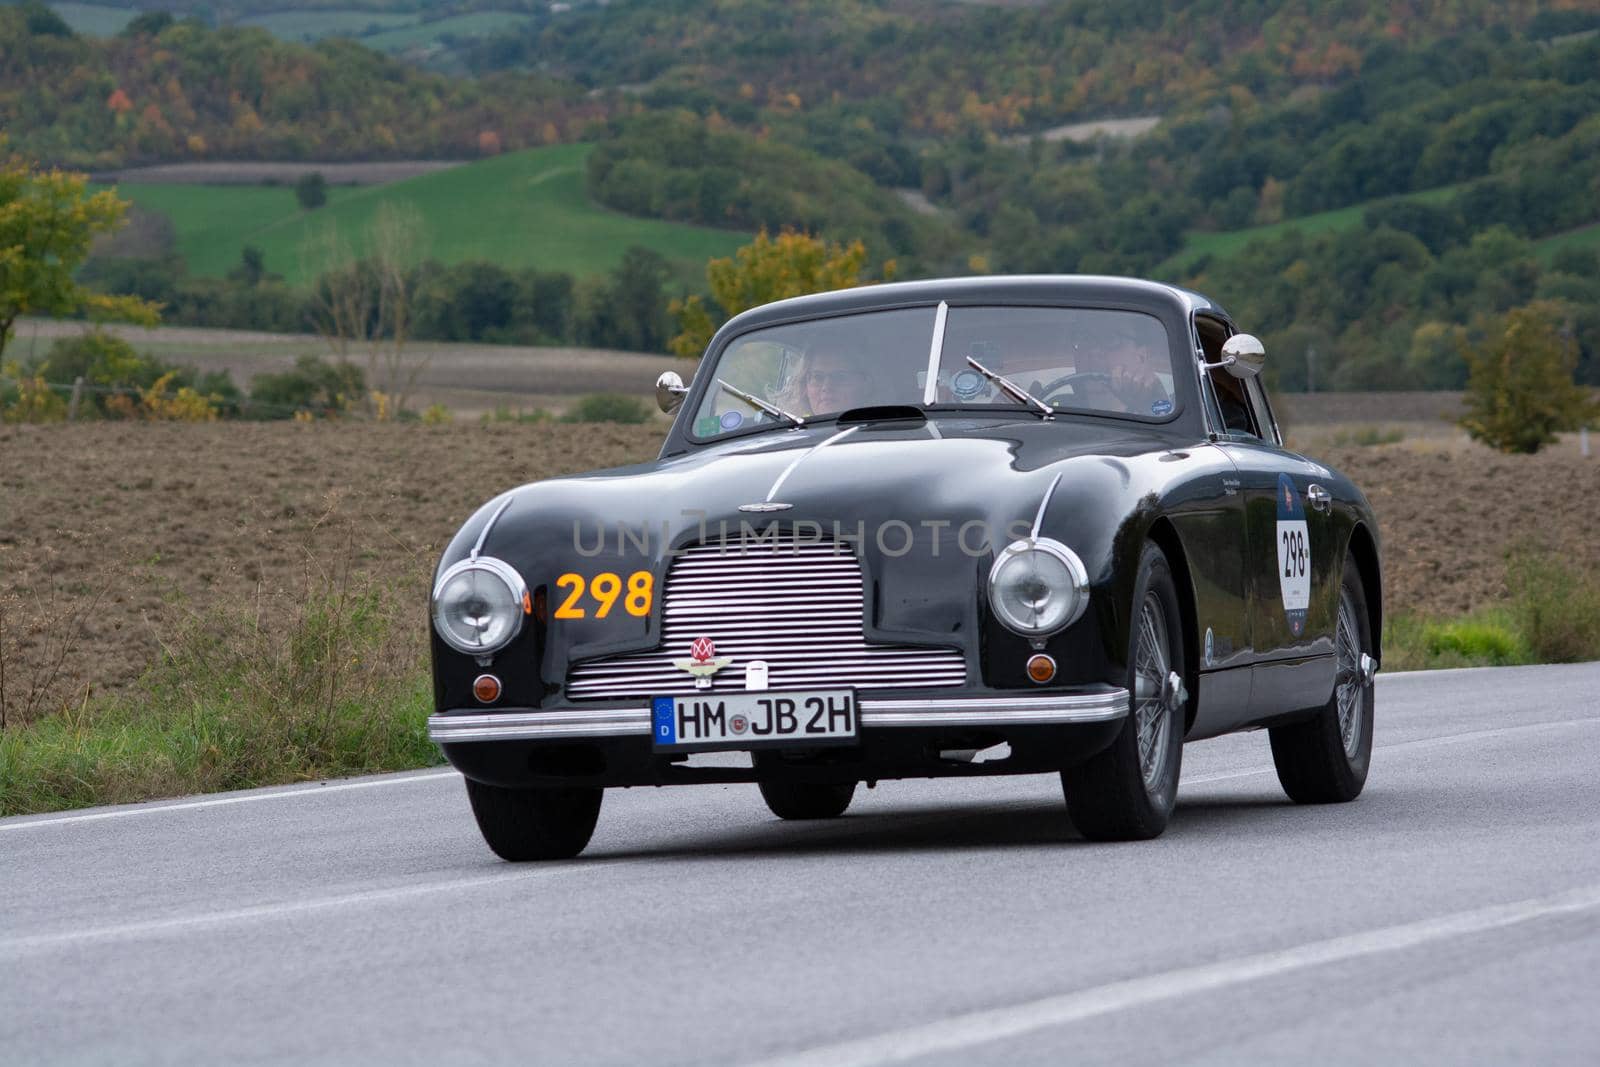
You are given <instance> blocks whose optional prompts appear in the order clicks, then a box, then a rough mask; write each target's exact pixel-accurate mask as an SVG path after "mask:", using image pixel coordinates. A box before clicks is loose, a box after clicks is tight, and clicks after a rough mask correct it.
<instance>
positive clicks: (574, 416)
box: [561, 393, 650, 423]
mask: <svg viewBox="0 0 1600 1067" xmlns="http://www.w3.org/2000/svg"><path fill="white" fill-rule="evenodd" d="M649 418H650V409H649V408H647V407H645V406H644V404H643V403H642V402H640V401H638V400H635V399H634V398H633V397H631V396H621V395H619V394H617V393H591V394H590V395H589V396H586V397H584V398H583V399H581V400H579V401H578V402H577V403H576V404H574V405H573V406H572V410H570V411H568V412H567V413H566V414H565V415H563V416H562V417H561V421H562V422H629V423H639V422H645V421H647V420H648V419H649Z"/></svg>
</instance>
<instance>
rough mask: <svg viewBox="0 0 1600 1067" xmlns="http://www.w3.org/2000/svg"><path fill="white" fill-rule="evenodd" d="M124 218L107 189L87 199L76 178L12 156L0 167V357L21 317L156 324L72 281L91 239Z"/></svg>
mask: <svg viewBox="0 0 1600 1067" xmlns="http://www.w3.org/2000/svg"><path fill="white" fill-rule="evenodd" d="M4 147H5V146H4V144H3V142H0V151H3V150H4ZM127 210H128V204H127V202H126V201H124V200H120V199H118V198H117V195H116V193H114V192H112V191H111V190H109V189H108V190H102V191H101V192H98V193H93V194H91V193H89V191H88V179H87V178H86V177H85V176H84V175H82V174H73V173H69V172H66V171H61V170H55V169H50V170H44V169H41V168H38V167H36V166H34V165H33V164H31V163H29V162H28V161H26V160H24V159H22V158H21V157H20V156H15V155H13V156H10V157H9V158H6V159H4V160H3V162H0V355H3V354H4V352H5V346H6V342H7V341H9V340H10V339H11V330H12V327H13V326H15V325H16V321H17V318H18V317H19V316H22V315H56V316H60V315H78V314H86V315H88V316H89V317H90V318H93V319H96V320H106V319H126V320H129V321H133V322H140V323H144V324H146V325H154V324H155V322H156V320H157V318H158V310H159V309H158V308H157V306H156V305H154V304H150V303H147V302H146V301H143V300H140V299H139V298H138V297H133V296H112V295H108V294H105V293H97V292H92V291H90V290H88V289H85V288H83V287H82V286H80V285H79V284H78V282H77V281H76V280H75V278H74V273H75V272H76V271H77V269H78V267H79V266H81V265H82V264H83V261H84V260H85V259H86V258H88V255H89V244H90V242H91V241H92V240H93V239H94V237H95V235H97V234H102V233H109V232H111V231H112V230H115V229H116V228H117V227H119V226H121V225H122V221H123V216H124V214H125V213H126V212H127Z"/></svg>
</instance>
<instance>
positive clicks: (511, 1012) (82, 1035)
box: [0, 664, 1600, 1067]
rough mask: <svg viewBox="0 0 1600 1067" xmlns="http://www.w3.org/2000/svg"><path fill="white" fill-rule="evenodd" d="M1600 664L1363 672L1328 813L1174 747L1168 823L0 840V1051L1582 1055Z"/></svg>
mask: <svg viewBox="0 0 1600 1067" xmlns="http://www.w3.org/2000/svg"><path fill="white" fill-rule="evenodd" d="M1597 1008H1600V664H1587V665H1579V666H1571V667H1530V668H1514V669H1502V670H1492V671H1491V670H1480V671H1451V672H1438V673H1433V674H1427V675H1396V676H1393V677H1382V676H1380V680H1379V698H1378V725H1377V733H1376V748H1375V750H1374V754H1373V771H1372V777H1371V779H1370V780H1369V782H1368V785H1367V790H1366V793H1365V795H1364V796H1363V797H1362V798H1361V799H1360V800H1359V801H1357V802H1356V803H1354V804H1349V805H1342V806H1334V807H1324V808H1299V807H1295V806H1293V805H1291V804H1289V803H1288V802H1286V801H1285V799H1284V797H1283V795H1282V793H1281V792H1280V791H1279V788H1278V784H1277V780H1276V778H1275V777H1274V775H1273V773H1272V771H1271V757H1270V755H1269V753H1268V751H1267V742H1266V737H1265V736H1264V735H1262V734H1259V733H1258V734H1247V735H1243V736H1238V737H1231V738H1224V739H1220V740H1216V741H1206V742H1202V743H1199V744H1197V745H1193V746H1190V747H1189V748H1188V749H1187V750H1186V752H1185V756H1184V784H1183V788H1182V791H1181V794H1180V798H1179V810H1178V812H1177V814H1176V816H1175V817H1174V822H1173V825H1172V826H1171V827H1170V828H1169V830H1168V831H1167V833H1166V835H1165V836H1164V837H1162V838H1161V839H1159V840H1157V841H1154V842H1149V843H1144V844H1126V845H1094V844H1089V843H1086V842H1084V841H1082V840H1080V839H1078V838H1076V837H1075V836H1074V835H1073V834H1072V832H1071V830H1070V829H1069V828H1068V826H1067V823H1066V820H1065V818H1064V816H1063V808H1062V802H1061V796H1060V792H1059V787H1058V785H1057V783H1056V782H1055V780H1054V779H1052V778H1047V777H1029V778H1011V779H995V780H990V781H975V782H958V781H946V782H899V783H896V782H886V783H883V784H882V785H880V786H879V787H878V788H877V789H876V790H875V791H873V792H870V793H868V792H865V791H864V790H863V791H861V792H859V793H858V795H857V801H856V805H855V807H853V808H852V810H851V813H850V814H849V815H848V816H847V817H845V818H844V819H842V820H839V821H837V822H833V823H826V824H818V823H812V824H794V823H782V822H779V821H777V820H776V819H774V818H772V817H771V816H769V815H768V814H767V812H766V810H765V808H764V807H763V806H762V804H761V801H760V798H759V797H758V795H757V794H756V790H755V787H754V786H704V787H694V788H684V789H677V790H631V791H616V792H613V793H610V794H608V795H607V797H606V801H605V806H604V809H603V810H602V812H601V819H600V828H599V830H598V831H597V832H596V836H595V840H594V842H593V844H592V845H591V846H590V849H589V851H588V852H587V853H586V854H585V855H584V856H583V857H582V858H580V859H579V860H577V861H574V862H570V863H560V864H554V865H547V866H537V867H515V866H511V865H508V864H504V863H500V862H499V861H497V860H496V859H495V858H494V857H493V856H492V855H491V854H490V853H489V852H488V851H487V849H485V848H484V846H483V845H482V843H481V842H480V840H479V837H478V834H477V830H476V828H475V826H474V825H473V822H472V818H471V815H470V813H469V812H468V809H467V804H466V798H465V796H464V795H463V790H462V786H461V782H460V780H459V779H458V778H456V777H455V776H454V775H453V774H449V773H445V772H428V773H425V774H420V775H411V776H390V777H383V778H373V779H358V780H353V781H349V782H341V783H334V784H331V785H323V786H308V787H300V788H295V789H291V790H278V791H257V792H251V793H240V794H231V795H227V796H222V797H212V798H200V799H197V800H191V801H180V802H171V803H167V804H164V805H151V806H141V807H127V808H107V809H100V810H97V811H94V812H88V813H78V814H73V815H68V816H47V817H42V818H32V819H10V820H5V821H0V1049H3V1050H4V1053H3V1055H4V1057H5V1059H6V1061H7V1062H8V1063H19V1064H21V1063H34V1062H50V1063H54V1062H73V1063H77V1062H100V1063H111V1062H115V1063H118V1064H127V1063H145V1062H206V1063H210V1062H236V1061H252V1062H255V1061H266V1062H276V1061H319V1062H340V1063H355V1062H378V1061H382V1062H385V1063H391V1064H393V1063H439V1062H450V1063H457V1062H502V1063H503V1062H515V1063H528V1062H559V1063H575V1062H639V1061H647V1062H651V1063H667V1062H701V1061H710V1062H748V1061H760V1060H766V1059H772V1058H781V1057H793V1056H797V1057H799V1058H800V1059H801V1061H803V1062H816V1063H829V1064H838V1063H863V1064H872V1063H887V1062H898V1061H900V1060H902V1059H916V1060H918V1062H924V1063H970V1062H973V1061H978V1062H1022V1063H1029V1062H1032V1063H1061V1062H1065V1061H1071V1062H1075V1063H1078V1062H1088V1063H1116V1064H1118V1065H1119V1067H1120V1065H1128V1064H1140V1063H1156V1062H1159V1063H1167V1062H1173V1061H1183V1062H1200V1063H1229V1064H1232V1063H1239V1062H1284V1063H1290V1062H1293V1063H1297V1064H1298V1063H1302V1062H1305V1061H1307V1060H1310V1061H1311V1062H1317V1063H1340V1062H1407V1063H1413V1062H1454V1063H1463V1062H1468V1063H1479V1062H1487V1063H1507V1062H1514V1061H1527V1062H1538V1063H1583V1064H1593V1063H1595V1062H1600V1011H1597Z"/></svg>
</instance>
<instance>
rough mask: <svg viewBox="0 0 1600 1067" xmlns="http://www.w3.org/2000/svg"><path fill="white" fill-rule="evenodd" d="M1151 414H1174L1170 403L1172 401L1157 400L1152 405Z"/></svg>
mask: <svg viewBox="0 0 1600 1067" xmlns="http://www.w3.org/2000/svg"><path fill="white" fill-rule="evenodd" d="M1150 414H1152V415H1171V414H1172V401H1170V400H1157V401H1156V402H1155V403H1154V404H1151V405H1150Z"/></svg>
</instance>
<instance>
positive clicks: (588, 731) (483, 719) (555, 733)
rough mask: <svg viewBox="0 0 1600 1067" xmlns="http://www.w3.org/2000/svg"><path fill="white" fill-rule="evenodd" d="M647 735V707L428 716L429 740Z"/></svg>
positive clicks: (514, 739)
mask: <svg viewBox="0 0 1600 1067" xmlns="http://www.w3.org/2000/svg"><path fill="white" fill-rule="evenodd" d="M630 734H642V735H645V736H649V734H650V709H649V708H602V709H595V710H590V709H588V708H561V709H558V710H555V711H510V712H499V713H491V714H487V715H430V716H428V740H430V741H439V742H450V743H454V742H457V741H524V740H544V739H549V738H561V737H626V736H628V735H630Z"/></svg>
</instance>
